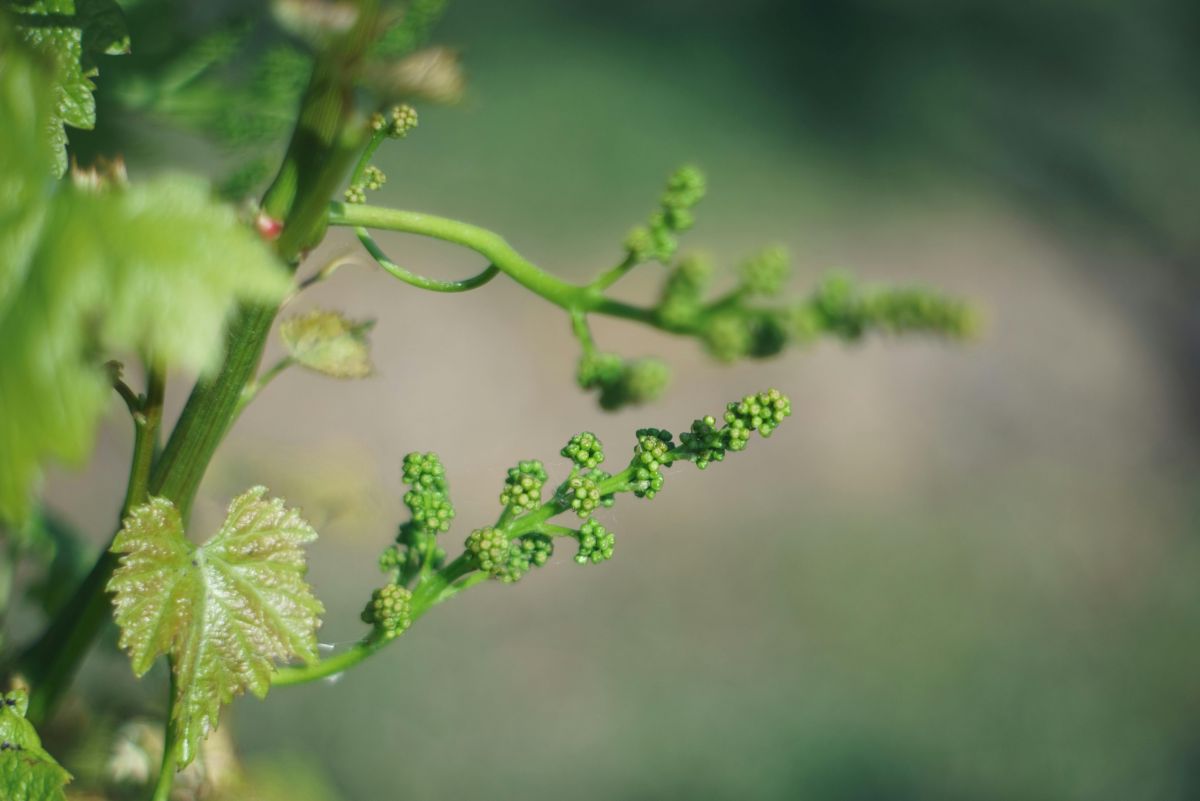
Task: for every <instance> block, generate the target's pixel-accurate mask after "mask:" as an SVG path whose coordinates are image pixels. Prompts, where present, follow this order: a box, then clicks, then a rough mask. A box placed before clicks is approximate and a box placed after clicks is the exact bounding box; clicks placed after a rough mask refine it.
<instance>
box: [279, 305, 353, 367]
mask: <svg viewBox="0 0 1200 801" xmlns="http://www.w3.org/2000/svg"><path fill="white" fill-rule="evenodd" d="M374 324H375V321H374V320H365V321H363V322H354V321H352V320H348V319H346V318H345V317H343V316H342V315H340V314H338V313H337V312H331V311H321V310H314V311H310V312H307V313H306V314H300V315H296V316H295V317H289V318H288V319H286V320H284V321H283V323H282V324H281V325H280V327H279V335H280V337H282V338H283V342H284V344H285V345H287V348H288V350H289V351H290V352H291V354H292V358H294V359H295V360H296V361H297V362H299V363H300V364H302V365H303V366H305V367H307V368H308V369H310V370H315V371H317V372H318V373H324V374H325V375H328V376H332V377H333V378H366V377H367V376H369V375H370V374H371V371H372V370H373V367H372V365H371V352H370V349H369V347H368V345H367V337H366V334H367V331H369V330H371V326H373V325H374Z"/></svg>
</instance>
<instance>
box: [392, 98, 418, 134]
mask: <svg viewBox="0 0 1200 801" xmlns="http://www.w3.org/2000/svg"><path fill="white" fill-rule="evenodd" d="M418 122H419V119H418V117H417V110H416V109H415V108H413V107H412V106H410V105H408V104H407V103H402V104H401V105H399V106H396V107H395V108H393V109H392V117H391V121H390V125H389V126H388V136H390V137H392V138H393V139H403V138H404V137H406V136H408V135H409V133H410V132H412V130H413V129H414V128H416V127H417V123H418Z"/></svg>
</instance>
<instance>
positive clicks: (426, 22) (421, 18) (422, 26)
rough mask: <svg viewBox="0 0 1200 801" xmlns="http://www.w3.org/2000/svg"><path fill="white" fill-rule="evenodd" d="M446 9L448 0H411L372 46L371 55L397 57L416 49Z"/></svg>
mask: <svg viewBox="0 0 1200 801" xmlns="http://www.w3.org/2000/svg"><path fill="white" fill-rule="evenodd" d="M445 10H446V0H411V2H409V3H407V4H405V6H404V8H403V10H400V11H397V12H396V15H395V19H394V21H393V23H392V24H391V25H390V26H389V27H388V29H387V31H386V32H384V34H383V36H381V37H379V41H377V42H376V43H375V45H374V46H373V47H372V48H371V55H373V56H385V57H388V58H395V57H396V56H402V55H405V54H406V53H411V52H412V51H413V50H416V49H417V48H418V47H420V46H421V45H422V44H424V43H425V41H426V40H427V39H428V38H429V31H430V29H432V28H433V26H434V24H435V23H436V22H437V21H438V20H439V19H440V18H441V16H442V14H443V12H445Z"/></svg>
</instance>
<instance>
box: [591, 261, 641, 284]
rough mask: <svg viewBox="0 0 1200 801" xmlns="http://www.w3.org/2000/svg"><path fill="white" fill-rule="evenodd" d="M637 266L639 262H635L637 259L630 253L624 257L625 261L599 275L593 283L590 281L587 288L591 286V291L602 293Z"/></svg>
mask: <svg viewBox="0 0 1200 801" xmlns="http://www.w3.org/2000/svg"><path fill="white" fill-rule="evenodd" d="M638 264H640V262H639V261H638V260H637V258H636V257H635V256H634V254H632V253H630V254H628V255H626V256H625V260H624V261H622V262H621V263H620V264H618V265H617V266H616V267H613V268H612V269H611V270H608V271H606V272H604V273H601V274H600V276H599V277H598V278H596V280H595V281H592V283H591V284H590V285H589V286H591V288H592V289H595V290H598V291H601V292H602V291H604V290H605V289H608V288H609V287H610V286H612V285H613V284H615V283H616V282H617V281H619V280H621V278H622V277H624V276H625V274H626V273H628V272H629V271H630V270H632V269H633V268H634V267H637V266H638Z"/></svg>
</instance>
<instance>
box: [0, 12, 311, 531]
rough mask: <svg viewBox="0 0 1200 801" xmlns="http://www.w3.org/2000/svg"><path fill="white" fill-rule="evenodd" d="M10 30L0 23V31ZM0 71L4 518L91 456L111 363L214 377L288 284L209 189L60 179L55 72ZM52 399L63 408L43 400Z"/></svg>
mask: <svg viewBox="0 0 1200 801" xmlns="http://www.w3.org/2000/svg"><path fill="white" fill-rule="evenodd" d="M0 24H2V23H0ZM4 35H5V34H4V33H3V31H0V36H4ZM6 50H7V52H6V53H5V56H4V58H3V60H2V61H0V130H3V131H4V132H5V136H6V137H7V138H8V139H7V141H6V144H5V147H4V148H0V190H2V191H0V249H2V252H3V261H2V262H0V342H3V343H4V347H5V352H6V353H7V354H8V355H7V357H6V358H5V359H3V360H0V396H2V397H4V399H5V413H4V415H3V416H0V519H8V520H19V519H22V518H23V517H24V516H25V515H26V514H27V512H28V509H29V490H30V487H31V486H32V485H33V484H34V483H35V482H36V480H37V477H38V475H39V474H40V465H41V464H42V463H43V462H44V461H46V460H47V459H49V458H56V459H61V460H64V461H68V462H77V461H79V460H80V459H82V458H83V457H84V456H86V455H87V453H88V452H89V451H90V449H91V443H92V435H93V430H94V428H95V425H96V421H97V419H98V417H99V416H100V414H101V413H102V412H103V410H104V408H105V406H106V401H107V400H108V393H109V392H110V390H109V387H108V383H109V381H108V377H107V375H106V373H105V370H104V369H103V368H102V364H103V362H104V359H103V358H102V357H103V356H105V355H112V354H114V353H121V352H125V351H134V352H136V353H139V354H141V355H143V356H144V357H145V358H147V359H151V360H159V359H161V360H165V361H169V362H170V363H171V364H173V365H178V366H180V367H188V368H193V369H202V370H203V369H207V368H210V367H212V366H213V365H214V364H215V361H216V359H218V358H219V357H220V355H221V342H222V338H221V331H222V330H223V328H224V325H225V321H226V318H227V317H228V315H229V314H230V313H231V312H232V310H233V308H234V306H235V304H236V303H237V302H238V301H260V302H267V301H274V300H278V299H279V298H281V297H283V295H284V294H285V293H286V292H287V290H288V286H289V283H288V280H287V274H286V272H285V271H284V270H283V268H282V267H281V266H279V265H278V263H277V262H276V261H275V259H274V257H273V256H272V255H271V254H270V252H269V251H268V250H267V248H266V247H265V246H264V245H263V244H262V242H260V241H259V240H258V239H257V237H255V236H254V234H253V233H252V232H251V231H250V229H249V228H248V227H247V226H245V225H243V224H242V223H241V222H239V221H238V219H237V218H236V216H235V215H234V213H233V211H232V210H231V209H229V208H226V207H224V206H222V205H219V204H217V203H215V202H214V201H213V200H212V199H211V197H210V196H209V191H208V188H207V186H206V185H205V184H204V183H203V182H202V181H200V180H197V179H195V178H192V177H187V176H183V175H170V176H160V177H158V178H155V179H153V180H151V181H148V182H145V183H140V184H132V185H126V184H125V182H124V180H123V174H122V171H121V170H120V169H119V168H114V169H113V170H112V171H111V173H110V174H105V175H102V174H100V173H98V172H93V173H89V174H82V175H79V176H77V177H76V179H75V180H74V181H72V182H60V183H54V182H52V181H51V178H50V175H51V167H52V165H53V163H54V162H53V158H54V156H53V152H52V150H51V149H50V148H49V147H48V146H47V144H46V143H45V141H44V138H43V136H42V134H43V132H44V131H45V130H47V126H50V125H53V124H55V123H54V122H53V120H54V111H53V87H52V85H51V83H50V80H49V79H50V75H51V74H52V73H51V72H49V71H47V70H46V69H45V66H44V65H39V64H37V63H36V62H35V61H34V60H33V58H32V57H25V56H23V55H22V54H21V52H20V51H19V50H18V49H17V46H16V45H11V46H9V47H8V48H6ZM47 399H54V402H52V403H50V402H46V401H47Z"/></svg>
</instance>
